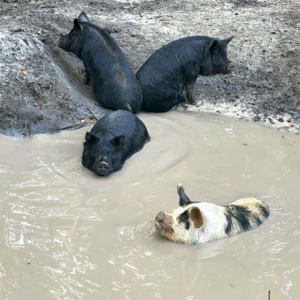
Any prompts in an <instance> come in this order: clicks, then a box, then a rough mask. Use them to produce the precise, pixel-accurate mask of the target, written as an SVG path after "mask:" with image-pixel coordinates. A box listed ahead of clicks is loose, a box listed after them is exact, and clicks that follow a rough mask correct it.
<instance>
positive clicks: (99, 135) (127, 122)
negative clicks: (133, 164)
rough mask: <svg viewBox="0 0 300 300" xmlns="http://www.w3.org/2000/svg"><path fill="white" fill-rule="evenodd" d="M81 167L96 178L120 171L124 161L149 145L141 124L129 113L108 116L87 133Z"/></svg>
mask: <svg viewBox="0 0 300 300" xmlns="http://www.w3.org/2000/svg"><path fill="white" fill-rule="evenodd" d="M85 140H86V141H85V142H84V151H83V155H82V164H83V166H85V167H86V168H88V169H90V170H91V171H93V172H95V173H96V174H98V175H101V176H106V175H108V174H110V173H112V172H115V171H118V170H121V169H122V167H123V165H124V163H125V160H126V159H128V158H129V157H130V156H131V155H133V154H134V153H136V152H138V151H139V150H141V149H142V148H143V147H144V145H145V143H147V142H149V141H150V136H149V134H148V131H147V128H146V126H145V125H144V123H143V122H142V121H141V120H140V119H139V118H138V117H136V116H135V115H134V114H132V113H131V112H128V111H125V110H118V111H116V112H113V113H110V114H107V115H106V116H104V117H103V118H102V119H100V120H99V121H98V122H97V123H96V125H95V126H94V127H93V128H92V130H91V132H87V133H86V136H85Z"/></svg>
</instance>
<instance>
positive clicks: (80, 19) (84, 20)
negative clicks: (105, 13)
mask: <svg viewBox="0 0 300 300" xmlns="http://www.w3.org/2000/svg"><path fill="white" fill-rule="evenodd" d="M78 21H79V22H89V21H90V20H89V18H88V17H87V15H86V14H85V13H84V12H82V13H81V14H80V15H79V17H78Z"/></svg>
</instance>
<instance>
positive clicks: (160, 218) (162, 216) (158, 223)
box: [155, 211, 166, 228]
mask: <svg viewBox="0 0 300 300" xmlns="http://www.w3.org/2000/svg"><path fill="white" fill-rule="evenodd" d="M165 216H166V214H165V213H164V212H163V211H161V212H160V213H159V214H158V215H157V216H156V218H155V226H156V227H157V228H161V227H162V225H163V222H164V219H165Z"/></svg>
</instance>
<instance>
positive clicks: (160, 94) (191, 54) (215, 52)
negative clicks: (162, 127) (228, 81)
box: [136, 36, 232, 112]
mask: <svg viewBox="0 0 300 300" xmlns="http://www.w3.org/2000/svg"><path fill="white" fill-rule="evenodd" d="M231 39H232V38H229V39H226V40H219V39H215V38H211V37H207V36H193V37H186V38H182V39H179V40H177V41H174V42H171V43H169V44H167V45H166V46H164V47H162V48H160V49H159V50H157V51H156V52H155V53H154V54H152V56H150V58H149V59H148V60H147V61H146V62H145V63H144V65H143V66H142V67H141V68H140V69H139V70H138V72H137V74H136V77H137V79H138V80H139V82H140V83H141V86H142V90H143V110H145V111H151V112H166V111H168V110H170V109H171V108H172V107H173V106H175V105H177V104H179V103H182V102H184V101H185V99H184V98H183V97H182V96H180V94H181V92H182V90H183V89H184V88H185V89H186V93H187V101H188V103H189V104H193V105H195V104H196V101H195V100H194V97H193V90H194V84H195V81H196V79H197V77H198V75H203V76H208V75H212V74H217V73H228V72H229V63H230V62H229V60H228V59H227V54H226V48H227V44H228V43H229V42H230V41H231Z"/></svg>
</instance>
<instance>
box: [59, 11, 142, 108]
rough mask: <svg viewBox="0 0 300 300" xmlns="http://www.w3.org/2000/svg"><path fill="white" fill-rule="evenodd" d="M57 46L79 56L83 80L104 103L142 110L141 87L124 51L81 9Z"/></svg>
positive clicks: (115, 106) (100, 101)
mask: <svg viewBox="0 0 300 300" xmlns="http://www.w3.org/2000/svg"><path fill="white" fill-rule="evenodd" d="M58 46H59V47H60V48H62V49H64V50H67V51H70V52H73V53H74V54H76V55H77V56H78V57H79V58H80V59H82V61H83V63H84V66H85V70H86V84H90V85H91V86H92V88H93V91H94V94H95V97H96V99H97V101H98V102H99V103H100V104H101V105H102V106H103V107H107V108H110V109H112V110H118V109H125V110H128V111H131V112H133V113H138V112H139V111H141V107H142V100H143V95H142V89H141V86H140V84H139V82H138V81H137V79H136V77H135V75H134V73H133V71H132V69H131V67H130V65H129V63H128V61H127V59H126V57H125V55H124V54H123V52H122V51H121V49H120V48H119V46H118V45H117V43H116V42H115V40H114V39H113V38H112V37H111V36H110V35H108V34H107V33H106V32H104V31H103V30H102V29H100V28H99V27H98V26H96V25H94V24H92V23H89V19H88V17H87V16H86V15H85V13H84V12H82V13H81V14H80V15H79V17H78V19H75V20H74V28H73V29H72V30H71V32H70V33H69V34H67V35H65V36H62V37H61V38H60V39H59V41H58Z"/></svg>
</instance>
